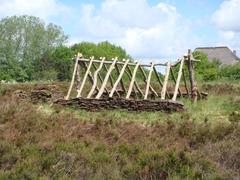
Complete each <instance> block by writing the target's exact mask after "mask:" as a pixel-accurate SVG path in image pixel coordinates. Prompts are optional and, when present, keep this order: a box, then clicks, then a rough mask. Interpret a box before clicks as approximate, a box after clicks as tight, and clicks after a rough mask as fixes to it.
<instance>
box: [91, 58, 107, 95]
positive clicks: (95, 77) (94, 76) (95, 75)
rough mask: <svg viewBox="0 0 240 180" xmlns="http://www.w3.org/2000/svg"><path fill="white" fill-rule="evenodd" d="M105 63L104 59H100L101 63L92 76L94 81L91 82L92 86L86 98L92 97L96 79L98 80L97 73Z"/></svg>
mask: <svg viewBox="0 0 240 180" xmlns="http://www.w3.org/2000/svg"><path fill="white" fill-rule="evenodd" d="M104 61H105V58H102V61H101V63H100V65H99V67H98V69H97V70H96V71H95V73H94V75H93V78H94V81H93V86H92V88H91V90H90V92H89V94H88V96H87V98H91V96H92V95H93V93H94V91H95V89H96V86H97V78H98V73H99V72H100V71H101V69H102V67H103V63H104Z"/></svg>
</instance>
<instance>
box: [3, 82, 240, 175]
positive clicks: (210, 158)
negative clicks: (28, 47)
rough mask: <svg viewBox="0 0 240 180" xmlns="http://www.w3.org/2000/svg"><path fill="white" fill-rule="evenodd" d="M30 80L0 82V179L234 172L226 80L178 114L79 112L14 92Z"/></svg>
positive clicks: (234, 102)
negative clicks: (207, 95)
mask: <svg viewBox="0 0 240 180" xmlns="http://www.w3.org/2000/svg"><path fill="white" fill-rule="evenodd" d="M35 86H36V85H30V84H21V85H2V86H1V87H0V94H1V95H0V179H239V178H240V173H239V172H240V148H239V145H240V125H239V124H240V123H239V122H240V115H239V110H240V105H239V103H238V99H239V93H238V92H237V90H236V92H235V91H233V90H232V91H231V92H233V93H229V94H228V93H227V92H226V91H227V88H226V89H225V91H224V90H222V88H224V87H228V86H226V85H225V84H223V85H221V84H218V85H217V87H218V89H220V90H219V91H218V94H214V92H212V91H211V92H212V94H210V95H209V99H208V100H206V101H202V102H199V103H198V105H197V107H192V106H191V105H190V104H191V103H190V102H185V104H186V105H187V110H186V111H185V112H178V113H177V112H176V113H160V112H156V113H154V112H142V113H134V112H126V111H122V110H115V111H102V112H86V111H83V110H73V109H65V108H62V107H53V106H50V105H49V104H32V103H31V102H30V101H29V99H28V98H26V99H23V98H21V97H18V96H16V93H14V92H15V91H16V90H22V91H24V92H30V90H31V89H32V88H34V87H35ZM42 86H48V85H46V84H44V85H42ZM54 86H56V89H58V90H59V89H61V90H62V89H63V91H64V90H65V89H64V87H65V86H64V85H62V84H54ZM212 86H214V85H212V84H211V85H204V87H206V88H208V89H209V90H212V88H213V87H212ZM235 86H236V85H234V86H233V87H235ZM231 87H232V86H231ZM236 88H239V86H237V87H236ZM234 90H235V89H234ZM221 92H222V93H221ZM234 92H235V93H234ZM63 94H64V92H63ZM230 94H231V95H230ZM233 97H234V98H233Z"/></svg>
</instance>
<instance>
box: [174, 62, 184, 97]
mask: <svg viewBox="0 0 240 180" xmlns="http://www.w3.org/2000/svg"><path fill="white" fill-rule="evenodd" d="M184 61H185V60H184V58H183V59H182V60H181V64H180V67H179V71H178V77H177V82H176V86H175V91H174V94H173V98H172V100H173V101H176V99H177V94H178V90H179V85H180V81H181V77H182V69H183V65H184Z"/></svg>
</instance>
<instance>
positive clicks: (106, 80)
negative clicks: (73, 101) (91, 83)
mask: <svg viewBox="0 0 240 180" xmlns="http://www.w3.org/2000/svg"><path fill="white" fill-rule="evenodd" d="M117 60H118V58H117V57H116V58H115V59H114V61H113V62H112V64H111V66H110V68H109V70H108V71H107V74H106V76H105V79H104V81H103V84H102V86H101V88H100V90H99V92H98V94H97V96H96V99H100V97H101V96H102V94H103V91H104V88H105V86H106V84H107V82H108V79H109V77H110V75H111V72H112V70H113V69H114V66H115V64H116V62H117Z"/></svg>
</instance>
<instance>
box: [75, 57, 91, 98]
mask: <svg viewBox="0 0 240 180" xmlns="http://www.w3.org/2000/svg"><path fill="white" fill-rule="evenodd" d="M93 60H94V57H91V59H90V61H89V64H88V67H87V70H86V73H85V75H84V77H83V81H82V84H81V86H80V88H79V90H78V93H77V98H78V97H80V96H81V93H82V90H83V88H84V85H85V82H86V80H87V77H88V74H89V72H90V69H91V67H92V63H93Z"/></svg>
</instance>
